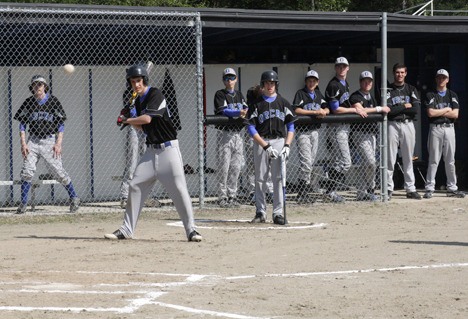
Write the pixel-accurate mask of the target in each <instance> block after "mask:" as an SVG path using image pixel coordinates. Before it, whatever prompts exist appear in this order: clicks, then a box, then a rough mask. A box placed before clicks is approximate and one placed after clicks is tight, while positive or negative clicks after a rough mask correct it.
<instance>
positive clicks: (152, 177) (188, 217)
mask: <svg viewBox="0 0 468 319" xmlns="http://www.w3.org/2000/svg"><path fill="white" fill-rule="evenodd" d="M170 143H171V145H170V146H164V145H162V148H160V149H156V148H153V147H152V146H149V147H148V148H147V149H146V152H145V154H143V156H142V157H141V159H140V162H139V163H138V166H137V168H136V170H135V173H134V175H133V179H132V180H131V181H130V188H129V190H130V192H129V196H128V202H127V208H126V210H125V217H124V223H123V225H122V227H120V231H121V232H122V233H123V234H124V236H125V237H127V238H132V237H133V234H134V232H135V228H136V225H137V222H138V217H139V216H140V213H141V210H142V209H143V206H144V203H145V200H146V198H147V197H148V195H149V193H150V192H151V189H152V188H153V186H154V183H155V182H156V181H160V182H161V184H162V185H163V187H164V188H165V190H166V191H167V194H168V195H169V197H170V198H171V199H172V202H173V203H174V205H175V208H176V210H177V212H178V213H179V217H180V219H181V220H182V223H183V225H184V228H185V232H186V235H187V238H188V236H189V234H190V233H191V232H192V231H193V230H195V222H194V219H193V208H192V201H191V199H190V195H189V193H188V189H187V182H186V180H185V174H184V168H183V164H182V163H183V162H182V155H181V154H180V150H179V142H178V141H177V140H172V141H170Z"/></svg>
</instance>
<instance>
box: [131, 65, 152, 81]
mask: <svg viewBox="0 0 468 319" xmlns="http://www.w3.org/2000/svg"><path fill="white" fill-rule="evenodd" d="M139 76H141V77H142V78H143V83H144V84H145V85H147V84H148V70H146V66H144V65H142V64H134V65H132V66H131V67H129V68H128V69H127V82H128V84H130V85H131V83H130V79H131V78H136V77H139Z"/></svg>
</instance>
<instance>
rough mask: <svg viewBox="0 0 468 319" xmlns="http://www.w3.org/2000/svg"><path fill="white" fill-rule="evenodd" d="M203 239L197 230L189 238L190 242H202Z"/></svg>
mask: <svg viewBox="0 0 468 319" xmlns="http://www.w3.org/2000/svg"><path fill="white" fill-rule="evenodd" d="M202 239H203V237H202V235H200V234H199V233H198V232H197V231H196V230H194V231H192V232H191V233H190V235H189V236H188V241H195V242H200V241H202Z"/></svg>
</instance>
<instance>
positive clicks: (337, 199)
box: [327, 191, 345, 203]
mask: <svg viewBox="0 0 468 319" xmlns="http://www.w3.org/2000/svg"><path fill="white" fill-rule="evenodd" d="M327 195H328V199H329V200H330V201H332V202H334V203H344V201H345V199H344V197H343V196H341V195H340V194H338V193H337V192H335V191H332V192H330V193H328V194H327Z"/></svg>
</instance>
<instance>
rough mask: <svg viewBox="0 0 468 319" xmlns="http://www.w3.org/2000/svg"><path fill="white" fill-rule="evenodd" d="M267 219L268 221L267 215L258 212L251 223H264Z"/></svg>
mask: <svg viewBox="0 0 468 319" xmlns="http://www.w3.org/2000/svg"><path fill="white" fill-rule="evenodd" d="M265 221H266V219H265V215H263V214H262V213H259V212H257V213H256V214H255V217H254V219H252V221H251V223H264V222H265Z"/></svg>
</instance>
